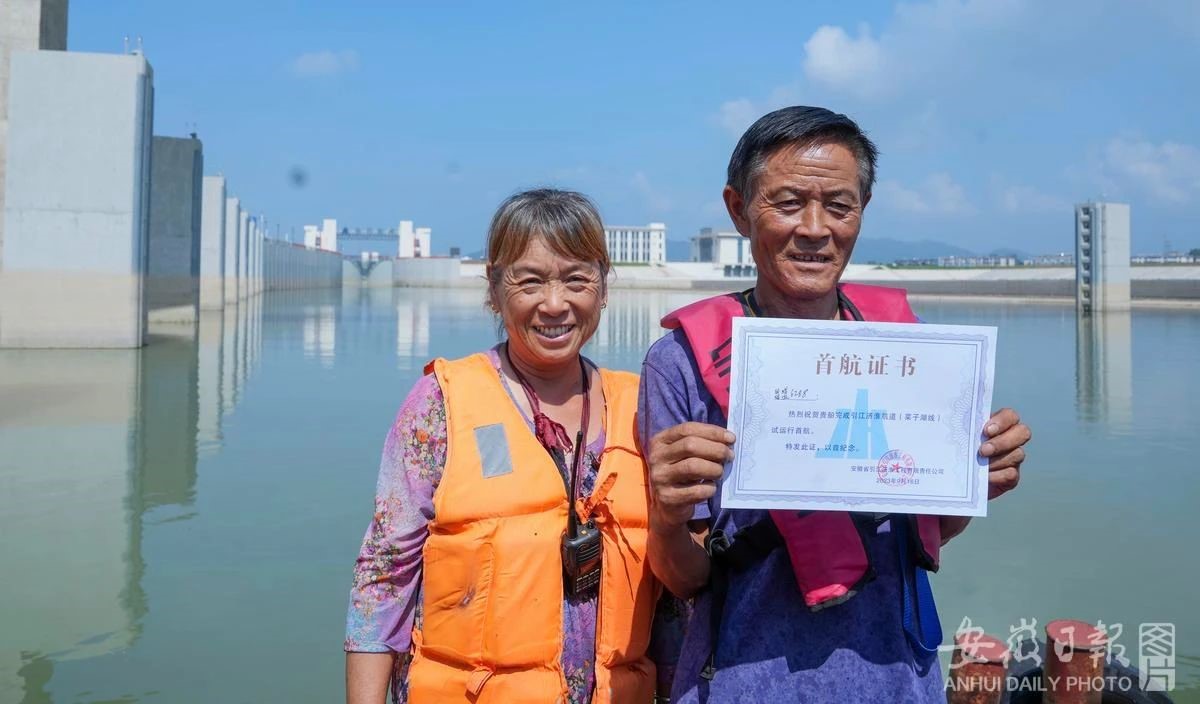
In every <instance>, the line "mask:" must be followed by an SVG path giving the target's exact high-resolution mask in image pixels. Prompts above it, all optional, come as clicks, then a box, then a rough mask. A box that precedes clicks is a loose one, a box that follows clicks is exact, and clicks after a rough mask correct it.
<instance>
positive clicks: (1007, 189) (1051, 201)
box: [996, 186, 1072, 214]
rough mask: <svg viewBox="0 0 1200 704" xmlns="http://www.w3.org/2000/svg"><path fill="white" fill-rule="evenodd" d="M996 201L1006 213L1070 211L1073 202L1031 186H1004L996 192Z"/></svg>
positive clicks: (1061, 212)
mask: <svg viewBox="0 0 1200 704" xmlns="http://www.w3.org/2000/svg"><path fill="white" fill-rule="evenodd" d="M996 201H997V204H998V205H999V206H1000V208H1001V210H1003V211H1004V212H1006V213H1014V214H1018V213H1019V214H1030V213H1060V214H1064V213H1070V212H1071V210H1072V205H1071V202H1070V201H1068V200H1067V199H1065V198H1061V197H1059V196H1056V195H1053V194H1050V193H1046V192H1045V191H1042V190H1039V189H1037V188H1033V187H1031V186H1004V187H1000V188H999V189H998V191H997V193H996Z"/></svg>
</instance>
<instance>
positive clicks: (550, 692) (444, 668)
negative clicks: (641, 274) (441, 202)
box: [345, 189, 661, 704]
mask: <svg viewBox="0 0 1200 704" xmlns="http://www.w3.org/2000/svg"><path fill="white" fill-rule="evenodd" d="M487 251H488V265H487V280H488V294H487V296H488V298H487V300H488V304H489V306H490V307H491V309H492V311H493V313H495V314H496V315H497V316H499V318H500V320H501V321H502V322H503V325H504V330H505V332H506V337H507V339H506V340H505V341H504V342H502V343H501V344H499V345H497V346H496V347H494V348H492V349H491V350H489V351H487V352H480V353H477V354H475V355H472V356H470V357H466V358H463V359H459V360H454V361H447V360H444V359H439V360H435V361H434V362H433V363H431V364H430V365H429V366H428V367H426V375H425V376H424V377H422V378H421V379H420V380H419V381H418V382H417V384H416V385H415V387H414V388H413V390H412V391H411V392H410V393H409V395H408V398H407V399H406V400H405V402H404V405H403V406H402V408H401V409H400V413H399V415H398V417H397V420H396V423H395V425H394V426H393V427H392V430H391V433H390V434H389V436H388V439H387V442H386V445H385V447H384V455H383V462H382V468H381V470H380V476H379V486H378V496H377V498H376V509H375V517H374V521H373V522H372V524H371V527H370V528H369V529H368V531H367V535H366V537H365V539H364V541H363V546H362V551H361V553H360V555H359V558H358V563H357V568H356V570H355V583H354V588H353V591H352V594H351V604H350V610H349V616H348V619H347V636H346V644H345V649H346V651H347V657H346V688H347V700H348V701H349V702H351V704H359V703H365V702H371V703H377V702H382V701H384V698H385V696H386V691H387V689H388V684H389V681H390V682H391V685H392V693H393V699H394V701H405V700H411V701H413V702H417V703H420V702H433V701H436V702H453V701H463V702H466V701H470V702H476V703H478V704H487V703H490V702H504V703H505V704H509V703H511V702H559V701H561V702H572V703H574V702H649V701H650V700H651V699H652V697H653V692H654V681H655V667H654V665H653V663H651V662H650V660H649V659H648V658H647V656H646V649H647V643H648V640H649V636H650V624H651V617H652V614H653V610H654V604H655V602H656V600H657V598H658V595H659V593H660V590H661V588H660V586H659V584H658V582H657V581H656V580H655V579H654V577H653V576H652V575H651V573H650V571H649V568H648V564H647V562H646V561H645V559H644V556H645V546H646V529H647V523H646V514H647V508H646V497H647V492H646V483H645V470H644V466H643V463H642V460H641V457H640V456H639V455H638V451H637V445H636V430H635V427H634V414H635V410H636V407H637V384H638V381H637V377H636V375H633V374H629V373H626V372H610V371H608V370H604V369H598V368H597V367H596V366H595V365H594V364H592V363H591V362H589V361H587V360H586V359H584V358H583V357H582V356H581V355H580V352H579V351H580V349H581V348H582V347H583V345H584V344H585V343H586V342H587V341H588V339H589V338H590V337H591V336H592V334H593V333H594V332H595V330H596V326H597V324H598V322H599V320H600V311H601V309H602V308H604V306H605V302H606V296H607V284H606V278H607V275H608V271H609V259H608V253H607V251H606V250H605V245H604V229H603V226H602V224H601V221H600V217H599V215H598V214H597V212H596V209H595V207H594V206H593V205H592V204H591V202H590V201H588V200H587V199H586V198H585V197H584V196H582V195H580V194H578V193H572V192H567V191H558V190H548V189H546V190H534V191H528V192H524V193H519V194H517V195H515V196H513V197H511V198H509V199H508V200H507V201H505V202H504V203H503V204H502V205H501V206H500V208H499V210H498V211H497V212H496V215H495V216H494V218H493V219H492V223H491V228H490V230H489V232H488V243H487ZM568 497H571V498H570V499H568ZM601 554H602V555H603V558H602V559H601V558H600V555H601Z"/></svg>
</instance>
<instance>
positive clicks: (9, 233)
mask: <svg viewBox="0 0 1200 704" xmlns="http://www.w3.org/2000/svg"><path fill="white" fill-rule="evenodd" d="M10 81H11V82H10V85H9V98H11V103H10V106H9V107H10V111H9V123H8V171H7V173H8V178H7V181H6V184H5V206H4V223H5V224H4V229H5V235H4V236H5V242H4V258H3V261H2V262H0V347H140V346H141V345H142V343H143V340H144V333H145V309H144V307H143V298H142V275H143V273H144V272H145V266H146V246H147V227H148V222H147V220H148V209H149V199H150V196H149V191H150V186H149V177H150V150H151V145H150V139H151V134H152V129H153V119H154V115H153V106H154V92H153V91H154V89H153V70H152V69H151V68H150V64H148V63H147V62H146V60H145V59H144V58H143V57H141V56H137V55H128V56H110V55H103V54H84V53H66V52H58V51H39V52H18V53H16V54H13V56H12V62H11V76H10Z"/></svg>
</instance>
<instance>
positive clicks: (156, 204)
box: [145, 137, 204, 323]
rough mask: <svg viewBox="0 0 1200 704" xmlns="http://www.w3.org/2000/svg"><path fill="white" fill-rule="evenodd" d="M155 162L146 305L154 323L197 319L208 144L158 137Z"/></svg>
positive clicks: (152, 163)
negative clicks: (206, 150) (202, 205)
mask: <svg viewBox="0 0 1200 704" xmlns="http://www.w3.org/2000/svg"><path fill="white" fill-rule="evenodd" d="M150 163H151V171H150V233H149V235H150V240H149V244H150V256H149V259H148V262H147V264H148V268H147V272H146V282H145V291H146V309H147V312H148V314H149V317H150V321H151V322H154V323H159V322H162V323H194V322H195V321H196V310H197V306H198V304H199V295H200V207H201V195H202V193H203V179H204V148H203V146H202V145H201V143H200V140H198V139H194V138H177V137H155V138H154V148H153V149H152V151H151V158H150Z"/></svg>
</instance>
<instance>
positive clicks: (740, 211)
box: [721, 186, 750, 237]
mask: <svg viewBox="0 0 1200 704" xmlns="http://www.w3.org/2000/svg"><path fill="white" fill-rule="evenodd" d="M721 198H722V199H724V200H725V210H726V211H728V213H729V219H730V220H732V221H733V226H734V227H736V228H737V231H738V232H739V233H741V235H742V237H749V236H750V221H749V220H748V219H747V218H746V201H745V200H744V199H743V198H742V194H741V193H738V192H737V190H736V189H734V188H733V186H725V190H724V191H722V192H721Z"/></svg>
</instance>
